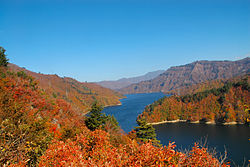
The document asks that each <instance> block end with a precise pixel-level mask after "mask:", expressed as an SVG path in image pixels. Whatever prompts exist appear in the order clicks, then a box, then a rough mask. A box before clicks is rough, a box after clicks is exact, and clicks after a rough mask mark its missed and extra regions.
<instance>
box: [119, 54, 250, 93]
mask: <svg viewBox="0 0 250 167" xmlns="http://www.w3.org/2000/svg"><path fill="white" fill-rule="evenodd" d="M249 66H250V58H249V57H247V58H244V59H241V60H237V61H228V60H225V61H208V60H202V61H195V62H192V63H189V64H185V65H181V66H174V67H170V68H169V69H168V70H166V71H165V72H164V73H162V74H160V75H159V76H158V77H156V78H154V79H152V80H148V81H142V82H139V83H136V84H132V85H130V86H128V87H126V88H122V89H119V90H118V91H119V92H120V93H123V94H131V93H150V92H165V93H168V92H170V91H172V90H175V89H178V88H182V87H185V86H190V85H192V84H198V83H202V82H205V81H208V80H214V79H228V78H232V77H235V76H238V75H244V74H247V73H250V68H249Z"/></svg>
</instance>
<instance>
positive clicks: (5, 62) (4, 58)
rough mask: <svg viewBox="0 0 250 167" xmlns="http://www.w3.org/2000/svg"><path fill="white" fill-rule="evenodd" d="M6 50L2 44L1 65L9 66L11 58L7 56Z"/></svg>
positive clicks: (0, 51)
mask: <svg viewBox="0 0 250 167" xmlns="http://www.w3.org/2000/svg"><path fill="white" fill-rule="evenodd" d="M5 51H6V50H5V49H4V48H3V47H1V46H0V66H4V67H7V65H8V63H9V62H8V61H9V60H8V59H7V58H6V54H5Z"/></svg>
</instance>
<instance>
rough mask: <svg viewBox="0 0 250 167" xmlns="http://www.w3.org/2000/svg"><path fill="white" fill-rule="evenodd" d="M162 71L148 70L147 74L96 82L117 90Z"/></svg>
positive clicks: (145, 79)
mask: <svg viewBox="0 0 250 167" xmlns="http://www.w3.org/2000/svg"><path fill="white" fill-rule="evenodd" d="M163 72H164V70H158V71H153V72H148V73H147V74H145V75H142V76H138V77H132V78H122V79H119V80H116V81H101V82H97V84H98V85H101V86H103V87H105V88H109V89H113V90H118V89H121V88H125V87H127V86H129V85H131V84H134V83H139V82H141V81H147V80H150V79H153V78H155V77H157V76H158V75H160V74H162V73H163Z"/></svg>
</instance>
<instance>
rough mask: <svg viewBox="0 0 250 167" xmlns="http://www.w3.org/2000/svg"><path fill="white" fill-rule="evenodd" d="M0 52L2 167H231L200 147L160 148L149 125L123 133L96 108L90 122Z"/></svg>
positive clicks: (95, 105) (0, 146)
mask: <svg viewBox="0 0 250 167" xmlns="http://www.w3.org/2000/svg"><path fill="white" fill-rule="evenodd" d="M0 49H2V48H1V47H0ZM0 53H1V55H0V166H12V167H14V166H16V167H17V166H18V167H19V166H20V167H23V166H40V167H44V166H48V167H49V166H50V167H51V166H58V167H65V166H141V167H142V166H218V167H219V166H229V165H228V163H227V162H226V161H225V159H222V160H221V161H220V160H219V159H217V158H216V156H215V155H214V154H212V153H210V152H208V150H207V148H204V147H202V146H200V145H198V144H195V145H194V146H193V148H192V149H191V150H189V152H187V153H182V152H179V151H177V150H176V149H175V147H176V145H175V144H174V143H173V142H170V143H169V145H168V146H167V147H161V146H159V145H157V146H156V145H155V144H154V143H152V142H151V140H150V139H151V137H150V136H151V135H149V134H152V133H154V132H153V131H152V127H151V126H149V125H147V124H140V125H139V127H137V128H136V129H135V131H132V132H130V133H129V134H123V133H121V131H120V128H119V126H118V125H117V124H116V121H115V120H114V118H113V117H111V116H105V115H103V114H101V113H100V110H101V109H102V107H101V106H99V105H98V103H94V105H93V106H92V107H91V114H90V117H88V118H86V117H84V116H83V114H81V113H79V112H78V111H76V110H74V109H73V108H71V105H70V104H69V103H68V102H66V101H65V100H63V99H60V98H59V96H57V97H53V96H51V95H50V94H48V92H46V91H44V90H43V89H41V87H40V86H39V84H38V81H37V80H36V79H34V78H33V77H32V76H29V75H27V74H26V73H24V72H23V71H19V72H13V71H10V70H9V69H8V68H7V61H6V59H2V58H4V57H5V55H4V54H3V53H4V50H0ZM2 60H4V61H2ZM90 127H92V128H90ZM144 127H147V128H149V129H150V130H151V131H150V133H149V132H148V131H147V129H145V128H144ZM138 134H139V135H138Z"/></svg>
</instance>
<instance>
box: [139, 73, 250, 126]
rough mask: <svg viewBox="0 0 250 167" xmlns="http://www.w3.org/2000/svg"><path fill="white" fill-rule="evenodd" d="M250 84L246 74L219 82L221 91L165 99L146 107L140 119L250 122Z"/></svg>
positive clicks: (212, 90) (153, 120)
mask: <svg viewBox="0 0 250 167" xmlns="http://www.w3.org/2000/svg"><path fill="white" fill-rule="evenodd" d="M211 82H213V81H211ZM249 83H250V76H249V75H246V76H243V77H241V78H239V77H237V78H233V79H230V80H228V81H227V82H225V83H220V84H222V86H220V87H219V88H212V89H207V90H203V91H201V92H196V93H194V94H187V95H184V96H178V95H173V96H170V97H165V98H162V99H160V100H158V101H156V102H154V103H153V104H151V105H149V106H147V107H146V108H145V111H144V112H143V113H142V114H141V115H140V116H139V118H145V119H146V120H147V122H149V123H153V122H161V121H171V120H186V121H191V122H193V121H198V122H204V123H205V122H210V123H219V124H220V123H228V122H235V123H249V122H250V108H249V107H250V86H249ZM192 91H194V90H192Z"/></svg>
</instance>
